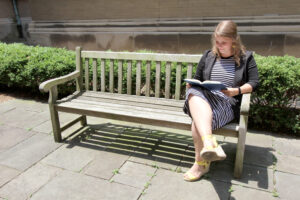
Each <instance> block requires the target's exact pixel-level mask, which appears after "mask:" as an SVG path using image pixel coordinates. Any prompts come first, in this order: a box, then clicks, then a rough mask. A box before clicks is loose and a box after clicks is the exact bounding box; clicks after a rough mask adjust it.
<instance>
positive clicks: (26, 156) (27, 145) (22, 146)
mask: <svg viewBox="0 0 300 200" xmlns="http://www.w3.org/2000/svg"><path fill="white" fill-rule="evenodd" d="M60 145H61V144H59V143H55V142H54V141H53V138H52V137H50V136H48V135H45V134H42V133H36V134H34V135H33V136H32V137H30V138H28V139H27V140H24V141H22V142H20V143H19V144H17V145H15V146H14V147H12V148H10V149H8V150H7V151H5V152H2V153H1V154H0V164H2V165H5V166H9V167H12V168H15V169H18V170H21V171H24V170H26V169H27V168H29V167H30V166H32V165H33V164H35V163H36V162H38V161H39V160H41V159H42V158H43V157H45V156H46V155H47V154H49V153H50V152H52V151H54V150H55V149H56V148H58V147H59V146H60Z"/></svg>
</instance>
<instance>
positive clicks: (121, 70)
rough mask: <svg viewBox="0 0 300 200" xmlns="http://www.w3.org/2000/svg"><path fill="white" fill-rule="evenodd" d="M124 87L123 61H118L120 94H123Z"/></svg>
mask: <svg viewBox="0 0 300 200" xmlns="http://www.w3.org/2000/svg"><path fill="white" fill-rule="evenodd" d="M122 85H123V61H122V60H119V61H118V93H119V94H122V89H123V87H122Z"/></svg>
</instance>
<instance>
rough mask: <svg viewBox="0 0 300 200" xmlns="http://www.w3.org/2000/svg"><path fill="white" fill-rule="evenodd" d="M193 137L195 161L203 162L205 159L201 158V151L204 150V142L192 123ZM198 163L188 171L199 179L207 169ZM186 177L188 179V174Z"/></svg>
mask: <svg viewBox="0 0 300 200" xmlns="http://www.w3.org/2000/svg"><path fill="white" fill-rule="evenodd" d="M192 136H193V141H194V147H195V161H196V162H199V161H203V159H202V158H201V156H200V151H201V150H202V148H203V142H202V139H201V136H200V134H199V132H198V131H197V128H196V126H195V123H194V122H192ZM196 162H195V163H194V164H193V166H192V167H191V169H189V170H188V172H189V173H191V174H192V175H193V176H195V177H199V176H201V175H202V172H203V171H204V170H205V167H204V166H200V165H198V164H197V163H196ZM184 177H185V178H188V175H187V173H185V174H184Z"/></svg>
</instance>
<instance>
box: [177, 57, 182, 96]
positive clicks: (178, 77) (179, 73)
mask: <svg viewBox="0 0 300 200" xmlns="http://www.w3.org/2000/svg"><path fill="white" fill-rule="evenodd" d="M181 69H182V68H181V63H177V67H176V88H175V99H177V100H178V99H180V89H181V87H180V86H181Z"/></svg>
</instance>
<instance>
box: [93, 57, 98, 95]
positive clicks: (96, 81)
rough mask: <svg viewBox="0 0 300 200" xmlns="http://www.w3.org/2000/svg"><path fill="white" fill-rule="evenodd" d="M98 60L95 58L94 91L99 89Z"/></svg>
mask: <svg viewBox="0 0 300 200" xmlns="http://www.w3.org/2000/svg"><path fill="white" fill-rule="evenodd" d="M97 71H98V70H97V60H96V58H94V59H93V91H97V86H98V77H97V76H98V73H97Z"/></svg>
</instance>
